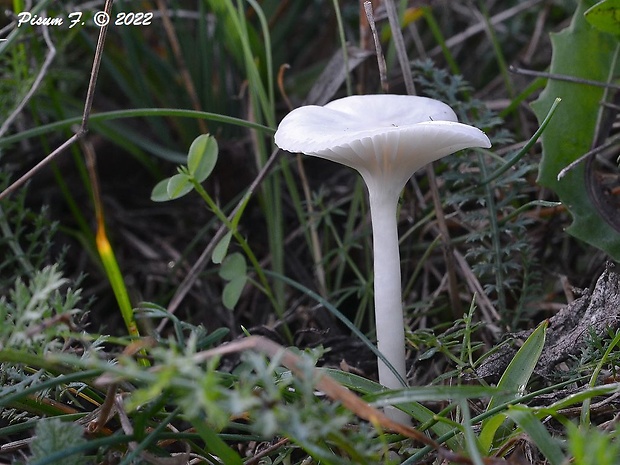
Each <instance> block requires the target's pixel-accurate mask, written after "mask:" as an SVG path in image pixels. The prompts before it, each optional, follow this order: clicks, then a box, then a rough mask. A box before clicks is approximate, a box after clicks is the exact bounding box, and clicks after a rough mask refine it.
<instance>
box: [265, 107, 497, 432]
mask: <svg viewBox="0 0 620 465" xmlns="http://www.w3.org/2000/svg"><path fill="white" fill-rule="evenodd" d="M275 143H276V145H277V146H278V147H280V148H281V149H283V150H286V151H289V152H301V153H305V154H307V155H313V156H317V157H320V158H325V159H327V160H332V161H335V162H338V163H341V164H343V165H346V166H350V167H351V168H354V169H356V170H357V171H358V172H359V173H360V174H361V175H362V177H363V178H364V181H365V182H366V186H367V187H368V195H369V201H370V216H371V221H372V234H373V251H374V298H375V319H376V332H377V346H378V349H379V351H380V352H381V353H382V354H383V355H385V357H386V358H387V360H388V361H389V362H390V363H391V364H392V366H393V367H394V368H395V369H396V371H397V373H398V375H396V374H394V373H393V372H392V371H391V370H390V369H389V368H388V367H387V366H386V365H385V364H384V363H383V362H381V361H379V382H380V383H381V384H383V385H384V386H386V387H388V388H390V389H397V388H400V387H403V382H402V381H401V380H405V379H406V368H405V333H404V321H403V307H402V295H401V292H402V291H401V276H400V254H399V250H398V230H397V218H396V214H397V213H396V212H397V204H398V197H399V195H400V192H401V191H402V189H403V188H404V186H405V184H406V182H407V181H408V180H409V178H411V176H412V175H413V173H415V172H416V171H417V170H418V169H420V168H422V167H423V166H424V165H426V164H427V163H430V162H432V161H435V160H437V159H439V158H441V157H444V156H446V155H449V154H451V153H454V152H456V151H458V150H462V149H465V148H470V147H485V148H488V147H490V146H491V143H490V141H489V139H488V137H487V136H486V135H485V134H484V133H483V132H482V131H481V130H479V129H478V128H475V127H473V126H468V125H466V124H461V123H458V122H457V117H456V114H455V113H454V111H453V110H452V109H451V108H450V107H449V106H448V105H446V104H444V103H442V102H440V101H438V100H433V99H429V98H425V97H415V96H407V95H358V96H352V97H346V98H342V99H339V100H334V101H333V102H330V103H328V104H327V105H325V106H322V107H320V106H313V105H310V106H304V107H300V108H297V109H296V110H293V111H292V112H291V113H289V114H288V115H287V116H286V117H285V118H284V119H283V120H282V122H281V123H280V125H279V127H278V130H277V131H276V134H275ZM399 378H400V379H399ZM387 413H388V414H389V413H390V411H389V410H388V411H387ZM391 416H392V417H393V418H394V419H397V420H400V421H403V417H402V416H399V415H398V412H392V415H391Z"/></svg>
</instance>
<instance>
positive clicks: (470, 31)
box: [429, 0, 545, 55]
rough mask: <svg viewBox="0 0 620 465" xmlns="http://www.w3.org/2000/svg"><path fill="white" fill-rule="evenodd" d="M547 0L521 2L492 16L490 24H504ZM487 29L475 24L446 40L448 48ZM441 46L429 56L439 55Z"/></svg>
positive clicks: (480, 24)
mask: <svg viewBox="0 0 620 465" xmlns="http://www.w3.org/2000/svg"><path fill="white" fill-rule="evenodd" d="M544 1H545V0H530V1H526V2H521V3H518V4H517V5H515V6H514V7H512V8H509V9H507V10H504V11H502V12H501V13H498V14H496V15H495V16H492V17H491V18H490V19H489V23H490V24H491V25H492V26H495V25H496V24H500V23H503V22H504V21H506V20H508V19H510V18H512V17H513V16H516V15H518V14H519V13H521V12H523V11H528V10H530V9H531V8H532V7H534V6H536V5H538V4H539V3H542V2H544ZM484 29H485V25H484V24H482V23H481V22H478V23H476V24H474V25H473V26H470V27H468V28H467V29H465V30H464V31H463V32H461V33H459V34H456V35H454V36H452V37H450V38H449V39H447V40H446V47H448V48H450V47H453V46H455V45H457V44H460V43H461V42H463V41H465V40H466V39H468V38H470V37H472V36H474V35H476V34H478V33H480V32H483V31H484ZM441 51H442V50H441V46H437V47H435V48H434V49H432V50H431V51H430V52H429V55H437V54H439V53H441Z"/></svg>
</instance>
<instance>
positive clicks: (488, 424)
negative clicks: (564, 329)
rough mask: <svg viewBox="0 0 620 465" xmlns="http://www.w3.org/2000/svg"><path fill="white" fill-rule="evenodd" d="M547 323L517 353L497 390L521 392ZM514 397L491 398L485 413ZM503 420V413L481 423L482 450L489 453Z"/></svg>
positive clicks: (504, 395) (539, 326) (526, 381)
mask: <svg viewBox="0 0 620 465" xmlns="http://www.w3.org/2000/svg"><path fill="white" fill-rule="evenodd" d="M547 325H548V322H547V321H543V322H542V323H541V324H540V325H538V328H536V329H535V330H534V332H533V333H532V334H530V337H528V338H527V340H526V341H525V342H524V343H523V345H522V346H521V348H520V349H519V350H518V351H517V353H516V354H515V356H514V357H513V359H512V361H511V362H510V363H509V364H508V367H507V368H506V371H504V374H503V375H502V377H501V378H500V380H499V383H498V384H497V388H498V389H500V390H502V391H508V392H523V391H524V390H525V387H526V386H527V383H528V381H529V379H530V377H531V376H532V373H534V368H535V367H536V363H538V359H539V358H540V354H542V350H543V347H544V345H545V337H546V334H547ZM515 398H516V397H515V396H514V395H513V394H501V395H498V396H494V397H493V398H491V400H490V402H489V405H488V407H487V411H489V410H492V409H493V408H495V407H497V406H499V405H501V404H504V403H506V402H510V401H511V400H513V399H515ZM504 420H505V413H504V412H501V413H498V414H496V415H494V416H492V417H490V418H489V419H487V420H486V421H484V422H483V426H482V431H481V432H480V444H481V445H482V447H483V450H486V451H490V450H491V447H492V445H493V439H494V438H495V433H496V432H497V430H498V428H499V427H500V426H501V425H502V423H503V422H504Z"/></svg>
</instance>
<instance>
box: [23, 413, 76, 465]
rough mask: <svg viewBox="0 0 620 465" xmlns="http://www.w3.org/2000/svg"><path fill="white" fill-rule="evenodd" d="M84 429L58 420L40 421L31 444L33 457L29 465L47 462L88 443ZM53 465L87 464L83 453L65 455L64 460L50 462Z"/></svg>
mask: <svg viewBox="0 0 620 465" xmlns="http://www.w3.org/2000/svg"><path fill="white" fill-rule="evenodd" d="M83 432H84V430H83V428H82V427H81V426H79V425H77V424H75V423H71V422H64V421H61V420H59V419H57V418H51V419H45V420H40V421H38V422H37V426H36V428H35V437H34V439H33V441H32V443H31V444H30V450H31V452H32V457H30V461H29V463H33V462H36V461H40V460H45V459H47V458H48V457H49V456H51V455H53V454H57V453H59V452H62V451H64V450H67V449H71V448H73V447H76V446H80V445H82V444H84V443H85V442H86V439H84V437H83ZM49 463H51V464H63V465H80V464H83V463H86V461H85V459H84V456H83V453H77V454H71V455H67V454H65V455H64V456H63V457H62V459H58V460H54V461H50V462H49Z"/></svg>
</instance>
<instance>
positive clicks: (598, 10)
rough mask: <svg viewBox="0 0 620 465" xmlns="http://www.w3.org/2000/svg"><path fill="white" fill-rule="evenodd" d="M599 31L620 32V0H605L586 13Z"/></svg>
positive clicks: (586, 16)
mask: <svg viewBox="0 0 620 465" xmlns="http://www.w3.org/2000/svg"><path fill="white" fill-rule="evenodd" d="M584 16H585V18H586V20H587V21H588V22H589V23H590V24H591V25H592V26H594V27H595V28H597V29H598V30H599V31H603V32H609V33H611V34H620V0H603V1H602V2H599V3H597V4H596V5H594V6H593V7H592V8H590V9H588V11H586V12H585V13H584Z"/></svg>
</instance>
